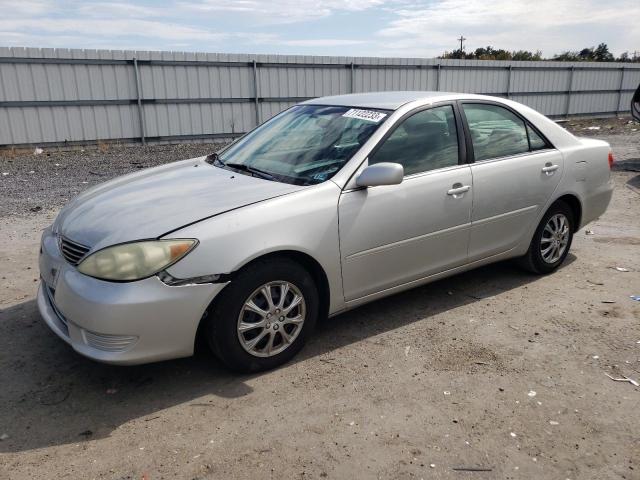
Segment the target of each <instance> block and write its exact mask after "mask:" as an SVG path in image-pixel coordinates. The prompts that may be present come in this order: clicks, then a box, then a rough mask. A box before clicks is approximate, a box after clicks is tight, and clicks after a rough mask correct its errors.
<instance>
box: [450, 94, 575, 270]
mask: <svg viewBox="0 0 640 480" xmlns="http://www.w3.org/2000/svg"><path fill="white" fill-rule="evenodd" d="M461 106H462V112H463V113H464V115H463V116H464V117H465V129H466V131H467V136H468V137H469V138H470V142H468V148H469V150H471V152H472V154H473V159H474V161H473V163H472V165H471V173H472V175H473V212H472V215H471V234H470V239H469V261H474V260H479V259H481V258H486V257H489V256H492V255H497V254H500V253H503V252H506V251H508V250H510V249H512V248H514V247H515V246H516V245H517V244H518V243H520V241H522V239H523V238H524V235H525V234H526V233H527V232H528V231H529V229H530V227H531V225H532V222H534V221H535V220H536V218H537V217H538V215H539V214H540V210H541V209H542V208H544V206H545V205H546V203H547V201H548V200H549V198H550V197H551V195H552V194H553V192H554V190H555V189H556V187H557V186H558V183H559V182H560V178H561V177H562V169H563V158H562V154H561V153H560V152H559V151H558V150H556V149H555V148H553V146H552V145H551V144H550V143H549V142H548V140H546V139H545V138H544V137H543V136H542V134H541V133H540V132H539V131H538V130H536V129H535V128H534V127H533V126H532V125H531V124H529V122H527V121H526V119H524V118H523V117H521V116H520V115H519V114H518V113H516V112H515V111H513V110H511V109H509V108H507V107H505V106H504V105H501V104H498V103H491V102H477V101H473V102H472V101H463V102H461Z"/></svg>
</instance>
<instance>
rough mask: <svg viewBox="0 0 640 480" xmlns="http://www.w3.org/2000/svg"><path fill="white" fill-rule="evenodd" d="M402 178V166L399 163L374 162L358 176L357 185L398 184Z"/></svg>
mask: <svg viewBox="0 0 640 480" xmlns="http://www.w3.org/2000/svg"><path fill="white" fill-rule="evenodd" d="M403 178H404V168H403V167H402V165H400V164H399V163H390V162H383V163H374V164H373V165H369V166H368V167H367V168H365V169H364V170H363V171H362V173H360V175H358V178H356V185H358V186H359V187H377V186H380V185H398V184H399V183H402V179H403Z"/></svg>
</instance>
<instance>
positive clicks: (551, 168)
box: [542, 163, 560, 175]
mask: <svg viewBox="0 0 640 480" xmlns="http://www.w3.org/2000/svg"><path fill="white" fill-rule="evenodd" d="M558 168H560V166H559V165H552V164H551V163H547V164H546V165H545V166H544V167H542V171H543V172H544V173H546V174H547V175H553V172H555V171H556V170H558Z"/></svg>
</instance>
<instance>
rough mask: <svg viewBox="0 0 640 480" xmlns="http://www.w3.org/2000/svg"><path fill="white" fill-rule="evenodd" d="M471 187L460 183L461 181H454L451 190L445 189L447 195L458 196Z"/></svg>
mask: <svg viewBox="0 0 640 480" xmlns="http://www.w3.org/2000/svg"><path fill="white" fill-rule="evenodd" d="M470 189H471V186H470V185H462V184H461V183H454V184H453V188H452V189H451V190H447V195H451V196H452V197H453V198H458V196H459V195H462V194H463V193H466V192H468V191H469V190H470Z"/></svg>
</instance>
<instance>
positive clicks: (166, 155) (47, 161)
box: [0, 143, 223, 217]
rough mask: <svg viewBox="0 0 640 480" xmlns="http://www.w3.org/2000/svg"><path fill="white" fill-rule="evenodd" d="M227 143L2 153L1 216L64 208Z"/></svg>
mask: <svg viewBox="0 0 640 480" xmlns="http://www.w3.org/2000/svg"><path fill="white" fill-rule="evenodd" d="M222 146H223V144H219V143H218V144H210V143H209V144H207V143H190V144H179V145H156V146H146V147H141V146H118V145H115V146H109V147H103V149H102V150H101V149H97V148H91V149H87V150H85V151H82V150H72V151H59V150H46V151H44V152H43V153H41V154H39V155H34V154H29V155H15V156H12V155H11V154H10V152H7V151H5V152H2V153H0V175H1V177H0V199H1V200H2V202H1V203H0V217H2V216H6V215H25V214H29V213H30V212H34V211H36V212H37V211H41V210H51V209H54V208H60V207H62V206H63V205H64V204H66V203H67V202H68V201H69V199H70V198H72V197H74V196H75V195H77V194H78V193H80V192H81V191H82V190H85V189H86V188H88V187H90V186H92V185H96V184H98V183H102V182H104V181H106V180H108V179H110V178H113V177H117V176H119V175H124V174H125V173H129V172H133V171H135V170H137V169H140V168H146V167H153V166H156V165H161V164H163V163H168V162H174V161H176V160H184V159H186V158H193V157H199V156H202V155H207V154H209V153H211V152H212V151H216V150H217V149H219V148H221V147H222Z"/></svg>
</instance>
